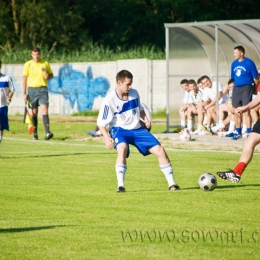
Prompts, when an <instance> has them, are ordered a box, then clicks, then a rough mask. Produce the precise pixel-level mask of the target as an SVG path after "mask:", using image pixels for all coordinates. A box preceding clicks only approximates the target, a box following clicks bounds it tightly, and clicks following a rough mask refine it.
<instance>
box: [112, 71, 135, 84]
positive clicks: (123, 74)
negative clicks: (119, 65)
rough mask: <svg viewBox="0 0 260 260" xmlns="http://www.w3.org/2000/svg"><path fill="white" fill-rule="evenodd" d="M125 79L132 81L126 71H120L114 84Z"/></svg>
mask: <svg viewBox="0 0 260 260" xmlns="http://www.w3.org/2000/svg"><path fill="white" fill-rule="evenodd" d="M125 78H128V79H133V74H132V73H131V72H130V71H128V70H121V71H119V72H118V73H117V74H116V82H118V81H121V82H122V81H123V80H124V79H125Z"/></svg>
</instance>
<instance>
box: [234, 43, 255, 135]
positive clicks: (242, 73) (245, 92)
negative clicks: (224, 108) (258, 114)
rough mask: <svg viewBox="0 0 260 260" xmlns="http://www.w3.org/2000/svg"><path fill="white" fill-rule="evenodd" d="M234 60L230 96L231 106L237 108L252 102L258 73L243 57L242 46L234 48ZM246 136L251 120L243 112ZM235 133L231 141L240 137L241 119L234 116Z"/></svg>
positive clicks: (248, 114) (249, 129) (251, 63)
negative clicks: (231, 93) (232, 87)
mask: <svg viewBox="0 0 260 260" xmlns="http://www.w3.org/2000/svg"><path fill="white" fill-rule="evenodd" d="M234 57H235V60H234V61H233V62H232V64H231V78H232V79H234V89H233V95H232V106H233V107H234V108H238V107H241V106H246V105H247V104H248V103H250V102H251V101H252V95H253V92H254V91H253V90H254V84H256V85H258V71H257V69H256V65H255V63H254V62H253V61H252V60H251V59H249V58H247V57H245V49H244V47H243V46H236V47H235V48H234ZM244 115H245V122H244V123H245V124H246V127H247V130H246V132H247V134H249V133H250V132H251V127H252V118H251V115H250V111H249V110H247V111H245V112H244ZM235 123H236V131H235V133H234V134H233V136H232V139H233V140H237V139H239V138H241V137H242V128H241V117H240V115H237V114H235Z"/></svg>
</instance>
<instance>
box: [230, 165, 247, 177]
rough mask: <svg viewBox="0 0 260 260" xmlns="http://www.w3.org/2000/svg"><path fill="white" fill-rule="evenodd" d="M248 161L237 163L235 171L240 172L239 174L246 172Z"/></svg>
mask: <svg viewBox="0 0 260 260" xmlns="http://www.w3.org/2000/svg"><path fill="white" fill-rule="evenodd" d="M246 166H247V165H246V163H244V162H239V163H238V164H237V166H236V167H235V168H234V170H233V172H234V173H235V174H238V175H242V173H243V172H244V170H245V168H246Z"/></svg>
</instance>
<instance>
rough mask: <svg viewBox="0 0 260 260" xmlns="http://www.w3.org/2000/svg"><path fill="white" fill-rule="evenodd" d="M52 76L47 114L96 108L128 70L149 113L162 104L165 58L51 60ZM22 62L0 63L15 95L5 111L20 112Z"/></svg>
mask: <svg viewBox="0 0 260 260" xmlns="http://www.w3.org/2000/svg"><path fill="white" fill-rule="evenodd" d="M51 68H52V70H53V74H54V78H53V79H51V80H50V81H49V87H48V88H49V96H50V107H49V111H50V114H72V113H74V112H77V111H83V110H99V107H100V105H101V102H102V100H103V98H104V96H105V95H106V94H107V93H108V92H110V91H111V90H113V89H114V88H115V86H116V80H115V76H116V73H117V72H118V71H120V70H122V69H127V70H129V71H130V72H131V73H132V74H133V76H134V80H133V88H135V89H137V90H138V91H139V94H140V97H141V100H142V101H143V102H144V103H146V104H147V105H148V107H149V108H150V109H151V111H152V112H156V111H157V110H161V109H164V108H165V107H166V61H164V60H159V61H150V60H147V59H138V60H119V61H115V62H91V63H90V62H83V63H71V64H62V63H51ZM22 71H23V64H18V65H3V66H2V73H5V74H7V75H9V76H11V77H12V79H13V81H14V85H15V90H16V92H15V95H14V97H13V100H12V102H11V104H10V106H9V114H10V115H12V114H16V113H20V114H23V111H24V101H23V88H22V79H23V77H22Z"/></svg>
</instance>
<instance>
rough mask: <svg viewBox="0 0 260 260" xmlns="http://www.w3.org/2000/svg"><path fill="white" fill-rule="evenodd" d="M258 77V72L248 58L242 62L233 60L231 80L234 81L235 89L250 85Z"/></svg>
mask: <svg viewBox="0 0 260 260" xmlns="http://www.w3.org/2000/svg"><path fill="white" fill-rule="evenodd" d="M257 77H258V71H257V68H256V65H255V64H254V62H253V61H252V60H251V59H249V58H244V60H243V61H238V60H235V61H233V62H232V65H231V79H234V85H235V87H242V86H245V85H252V83H253V82H254V78H257Z"/></svg>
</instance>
